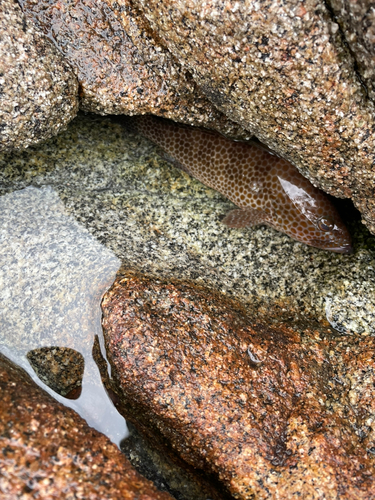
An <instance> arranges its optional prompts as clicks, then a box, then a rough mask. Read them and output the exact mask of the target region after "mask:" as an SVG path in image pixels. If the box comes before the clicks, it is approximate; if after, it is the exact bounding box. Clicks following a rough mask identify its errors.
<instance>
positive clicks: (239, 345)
mask: <svg viewBox="0 0 375 500" xmlns="http://www.w3.org/2000/svg"><path fill="white" fill-rule="evenodd" d="M102 307H103V313H104V319H103V325H104V330H105V339H106V344H107V348H108V356H109V360H110V362H111V365H112V375H113V376H114V379H115V381H116V383H117V389H116V390H117V392H118V395H119V397H120V399H121V400H122V405H123V407H124V408H127V413H128V415H127V417H128V418H130V419H131V420H133V421H134V422H135V423H136V425H138V426H140V427H141V428H143V429H144V428H146V427H147V426H148V428H149V429H150V431H149V433H153V434H154V435H156V436H158V437H159V439H160V440H161V441H163V442H164V443H167V446H170V447H172V448H173V449H174V450H175V451H177V452H178V453H179V455H180V456H181V457H183V459H184V460H186V462H188V463H189V464H192V465H194V466H195V467H198V468H200V469H202V470H205V471H206V472H209V473H211V474H214V475H216V476H217V477H218V478H219V480H220V481H221V482H222V484H223V485H224V486H225V487H226V488H227V490H229V492H230V493H231V494H232V495H233V496H234V497H235V498H239V499H250V498H254V499H255V498H256V499H266V498H278V499H291V498H304V499H322V498H324V499H337V498H340V499H353V498H356V499H366V500H368V499H374V498H375V485H374V481H373V466H374V462H375V457H374V455H375V440H374V438H375V434H374V423H373V422H374V419H375V402H374V401H375V399H374V392H375V389H374V382H375V378H374V375H375V371H374V369H375V362H374V359H375V358H374V354H375V339H373V338H365V339H360V340H358V339H356V338H354V337H350V336H335V335H334V334H333V333H332V332H331V331H330V330H328V329H324V328H323V327H321V326H320V327H319V328H318V329H317V328H315V327H314V326H310V327H307V326H306V327H305V326H304V327H303V328H297V327H287V326H285V325H277V324H274V325H272V323H271V322H270V324H269V325H268V326H267V325H265V324H264V323H260V322H254V321H253V320H252V319H251V317H250V316H249V313H248V312H247V311H245V310H243V309H242V308H241V306H239V305H237V304H236V303H234V302H231V301H230V300H228V299H227V298H226V297H225V296H222V295H219V294H216V293H214V292H211V291H209V290H206V289H203V288H197V287H196V286H190V285H189V284H186V283H185V284H184V283H181V282H178V281H169V282H167V281H162V280H158V279H154V278H147V277H142V276H138V275H134V274H131V273H127V272H126V271H123V273H122V274H120V275H119V276H118V278H117V280H116V282H115V284H114V285H113V287H112V288H111V289H110V291H109V292H108V293H107V294H106V296H105V297H104V299H103V306H102ZM112 387H113V388H115V385H112ZM119 388H120V389H119Z"/></svg>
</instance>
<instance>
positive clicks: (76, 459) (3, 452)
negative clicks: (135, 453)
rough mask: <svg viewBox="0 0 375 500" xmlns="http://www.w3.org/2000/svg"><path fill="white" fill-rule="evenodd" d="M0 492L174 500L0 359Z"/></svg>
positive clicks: (30, 495) (11, 496) (21, 495)
mask: <svg viewBox="0 0 375 500" xmlns="http://www.w3.org/2000/svg"><path fill="white" fill-rule="evenodd" d="M0 390H1V395H2V397H1V405H0V470H1V474H0V491H1V498H2V499H3V500H12V499H14V498H25V499H26V498H36V499H40V500H43V499H48V498H66V499H70V498H85V499H88V498H90V499H92V500H95V499H97V500H102V499H110V500H116V499H118V500H120V499H121V500H124V499H126V500H152V499H155V500H168V499H169V500H171V499H172V497H171V496H170V495H168V494H167V493H163V492H160V491H158V490H157V489H156V488H155V486H154V485H153V484H152V483H151V482H150V481H147V480H146V479H144V478H143V477H142V476H140V475H139V474H138V473H137V472H136V471H135V470H134V469H133V467H132V466H131V465H130V463H129V461H128V460H127V459H126V458H125V456H124V455H123V454H122V453H121V452H120V450H119V449H118V448H117V447H116V446H115V445H114V444H112V443H111V442H110V441H109V440H108V439H107V438H106V437H105V436H104V435H103V434H100V433H99V432H97V431H95V430H94V429H92V428H91V427H89V426H88V425H87V423H86V422H85V421H84V420H83V419H82V418H80V417H79V416H78V415H77V413H75V412H74V411H73V410H71V409H69V408H66V407H64V406H63V405H62V404H60V403H58V402H57V401H55V400H54V399H53V398H52V397H51V396H49V395H48V394H47V393H46V392H44V391H43V390H42V389H40V388H39V387H38V386H37V385H36V384H35V383H34V382H33V381H32V380H31V379H30V377H29V376H28V375H27V374H26V372H24V371H23V370H22V369H20V368H17V367H16V366H15V365H13V364H12V363H11V362H10V361H9V360H7V358H5V357H4V356H3V355H1V354H0Z"/></svg>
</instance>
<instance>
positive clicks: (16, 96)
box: [0, 0, 78, 150]
mask: <svg viewBox="0 0 375 500" xmlns="http://www.w3.org/2000/svg"><path fill="white" fill-rule="evenodd" d="M0 54H1V57H0V150H1V149H2V150H11V149H15V148H17V149H22V148H25V147H27V146H29V145H30V144H35V143H37V142H39V141H41V140H43V139H46V138H48V137H51V136H53V135H56V134H57V133H58V131H59V130H61V129H62V128H64V127H65V126H66V124H67V123H68V122H69V121H70V120H71V119H72V118H74V116H75V115H76V113H77V110H78V85H77V80H76V78H75V76H74V74H73V72H72V70H71V68H70V66H69V64H68V63H67V61H66V60H65V59H64V58H63V57H62V56H61V54H60V53H59V52H58V50H57V49H56V48H55V47H54V46H53V44H52V43H51V42H50V41H49V40H47V38H46V37H45V36H43V35H42V33H41V32H40V31H39V30H38V29H37V28H36V27H35V26H34V23H33V22H32V21H30V20H27V19H26V17H25V16H24V15H23V14H22V11H21V9H20V7H19V5H18V3H17V2H16V1H15V0H2V1H1V3H0Z"/></svg>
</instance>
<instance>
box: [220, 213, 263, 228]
mask: <svg viewBox="0 0 375 500" xmlns="http://www.w3.org/2000/svg"><path fill="white" fill-rule="evenodd" d="M268 219H269V216H268V215H267V214H266V213H265V212H263V211H262V210H257V209H255V208H236V209H234V210H231V211H230V212H229V213H228V214H227V215H226V217H225V218H224V219H223V221H222V222H223V224H225V225H226V226H228V227H237V228H240V227H251V226H256V225H258V224H269V221H268Z"/></svg>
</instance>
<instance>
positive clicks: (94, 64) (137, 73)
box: [20, 0, 251, 137]
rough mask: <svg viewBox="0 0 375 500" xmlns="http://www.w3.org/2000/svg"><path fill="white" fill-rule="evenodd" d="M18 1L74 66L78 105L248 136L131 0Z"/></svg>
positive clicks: (84, 107) (95, 111) (104, 111)
mask: <svg viewBox="0 0 375 500" xmlns="http://www.w3.org/2000/svg"><path fill="white" fill-rule="evenodd" d="M20 3H21V5H22V8H23V10H24V12H25V14H26V15H27V17H28V18H30V19H31V20H32V21H33V22H34V23H36V24H37V25H38V27H39V28H40V29H41V30H42V31H43V32H44V33H45V34H46V36H48V37H49V38H51V39H52V40H53V41H54V42H55V44H56V45H57V47H58V48H59V50H60V51H61V52H62V54H64V56H65V57H66V60H67V61H68V62H69V64H70V65H71V66H72V68H73V69H74V71H75V74H76V75H77V78H78V81H79V83H80V88H81V92H80V107H81V109H83V110H85V111H91V112H94V113H101V114H111V113H112V114H127V115H129V114H130V115H132V114H145V113H153V114H157V115H161V116H165V117H169V118H172V119H174V120H177V121H183V122H185V123H191V124H195V125H201V126H206V127H211V128H217V129H218V130H220V131H222V132H223V133H228V134H233V135H235V136H242V137H245V136H249V134H248V133H246V132H245V131H244V130H243V129H242V128H241V127H240V126H238V125H237V124H235V123H233V122H231V120H228V119H227V118H226V116H225V115H224V114H223V113H221V112H220V111H218V110H217V109H216V108H215V107H214V106H213V105H212V104H211V103H210V101H209V100H208V99H207V98H206V96H205V95H204V94H203V93H202V92H200V91H199V89H198V88H197V85H196V84H195V83H194V81H193V79H192V78H191V76H190V74H189V73H188V72H186V71H184V70H183V68H181V65H180V64H179V63H178V61H176V60H175V59H174V58H173V56H172V55H171V54H170V53H169V52H168V50H166V49H165V48H164V47H163V45H162V44H161V43H160V41H159V40H158V39H157V38H155V37H153V35H152V33H151V30H150V28H149V26H148V22H147V20H146V19H144V18H143V17H142V16H141V15H140V14H139V12H138V11H137V9H135V8H134V6H133V5H132V4H131V2H129V1H127V0H120V1H119V2H117V1H116V2H115V1H112V0H107V1H103V0H100V1H94V0H79V1H72V0H64V1H56V2H50V1H45V2H44V1H37V0H21V2H20ZM250 135H251V134H250Z"/></svg>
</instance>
